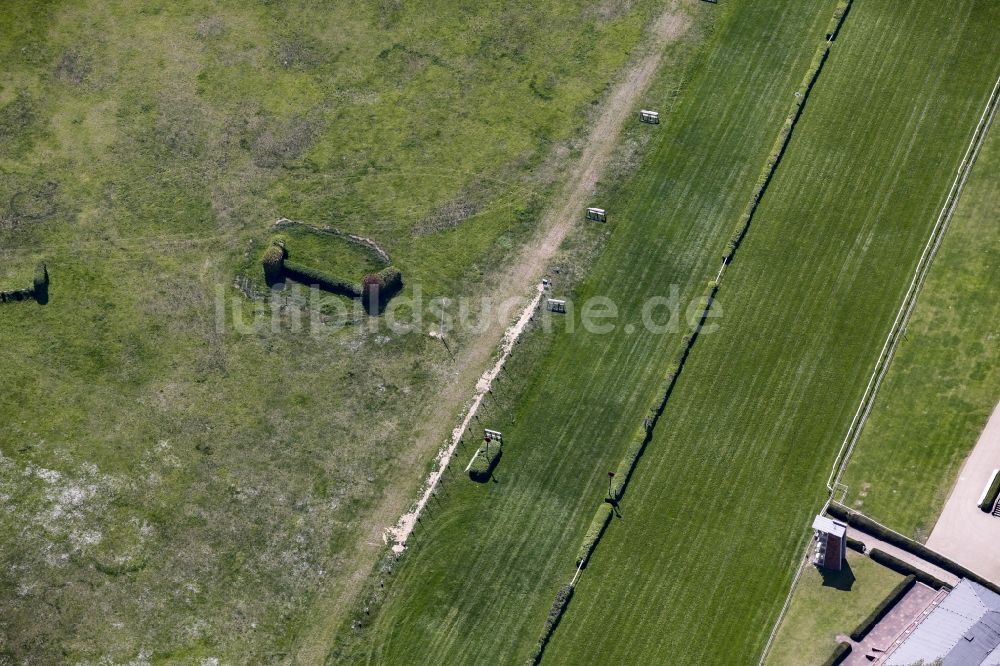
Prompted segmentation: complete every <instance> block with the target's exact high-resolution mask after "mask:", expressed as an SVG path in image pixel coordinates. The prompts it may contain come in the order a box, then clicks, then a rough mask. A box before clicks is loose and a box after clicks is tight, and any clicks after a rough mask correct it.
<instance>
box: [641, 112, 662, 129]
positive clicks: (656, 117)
mask: <svg viewBox="0 0 1000 666" xmlns="http://www.w3.org/2000/svg"><path fill="white" fill-rule="evenodd" d="M639 122H641V123H649V124H650V125H659V124H660V113H659V111H647V110H646V109H643V110H642V111H640V112H639Z"/></svg>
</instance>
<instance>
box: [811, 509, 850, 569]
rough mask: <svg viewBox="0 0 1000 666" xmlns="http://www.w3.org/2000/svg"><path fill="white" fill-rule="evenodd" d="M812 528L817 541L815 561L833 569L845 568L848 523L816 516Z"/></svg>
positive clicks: (818, 564) (817, 564)
mask: <svg viewBox="0 0 1000 666" xmlns="http://www.w3.org/2000/svg"><path fill="white" fill-rule="evenodd" d="M812 528H813V533H814V537H813V538H814V541H815V542H816V548H815V553H814V555H813V563H814V564H816V566H820V567H823V568H824V569H830V570H832V571H840V570H841V569H843V568H844V559H845V558H846V556H847V525H845V524H844V523H842V522H840V521H839V520H833V519H832V518H827V517H826V516H816V519H815V520H813V525H812Z"/></svg>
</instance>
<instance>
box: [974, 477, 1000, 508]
mask: <svg viewBox="0 0 1000 666" xmlns="http://www.w3.org/2000/svg"><path fill="white" fill-rule="evenodd" d="M997 496H1000V474H998V473H997V472H993V479H992V480H991V482H990V487H989V488H988V489H987V491H986V494H985V495H984V496H983V501H982V502H980V503H979V508H980V509H982V510H983V511H985V512H986V513H989V512H991V511H993V506H994V505H995V504H996V503H997Z"/></svg>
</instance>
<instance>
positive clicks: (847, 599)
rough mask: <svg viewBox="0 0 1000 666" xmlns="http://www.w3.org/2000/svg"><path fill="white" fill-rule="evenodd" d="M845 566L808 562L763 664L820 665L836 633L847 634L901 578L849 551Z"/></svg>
mask: <svg viewBox="0 0 1000 666" xmlns="http://www.w3.org/2000/svg"><path fill="white" fill-rule="evenodd" d="M847 563H848V564H849V565H850V567H849V569H850V570H849V571H848V570H847V569H845V570H844V571H841V572H836V573H834V572H825V573H824V572H823V571H822V570H820V569H818V568H817V567H814V566H811V565H810V566H807V567H806V570H805V571H803V572H802V577H801V578H800V579H799V584H798V586H797V587H796V588H795V594H794V595H793V596H792V602H791V604H790V605H789V606H788V612H787V613H786V615H785V618H784V620H782V622H781V627H780V628H779V629H778V635H777V636H775V639H774V645H773V646H772V647H771V652H770V654H769V655H768V657H767V661H766V662H765V664H767V666H799V665H800V664H822V663H823V662H824V661H825V660H826V658H827V657H829V656H830V655H831V654H833V649H834V648H835V647H837V643H838V642H839V641H838V640H837V636H839V635H845V636H846V635H848V634H850V633H851V632H852V631H853V630H854V628H855V627H856V626H858V624H859V623H860V622H861V621H862V620H864V619H865V618H866V617H868V614H869V613H871V612H872V611H873V610H874V609H875V607H876V606H878V605H879V603H881V602H882V600H883V599H885V598H886V597H887V596H888V595H889V593H890V592H891V591H892V589H893V588H894V587H896V585H897V584H899V582H900V581H902V580H903V577H902V576H900V575H899V574H897V573H896V572H894V571H892V570H891V569H887V568H885V567H883V566H882V565H880V564H877V563H876V562H873V561H872V560H870V559H868V558H867V557H865V556H864V555H861V554H860V553H856V552H854V551H853V550H848V551H847Z"/></svg>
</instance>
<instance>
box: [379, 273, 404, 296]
mask: <svg viewBox="0 0 1000 666" xmlns="http://www.w3.org/2000/svg"><path fill="white" fill-rule="evenodd" d="M376 275H378V277H379V279H380V280H382V298H383V299H384V300H389V299H390V298H392V297H393V296H395V295H396V292H398V291H399V290H400V289H402V288H403V274H402V273H400V272H399V269H398V268H396V267H395V266H386V267H385V268H383V269H382V270H380V271H379V272H378V273H376Z"/></svg>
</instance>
